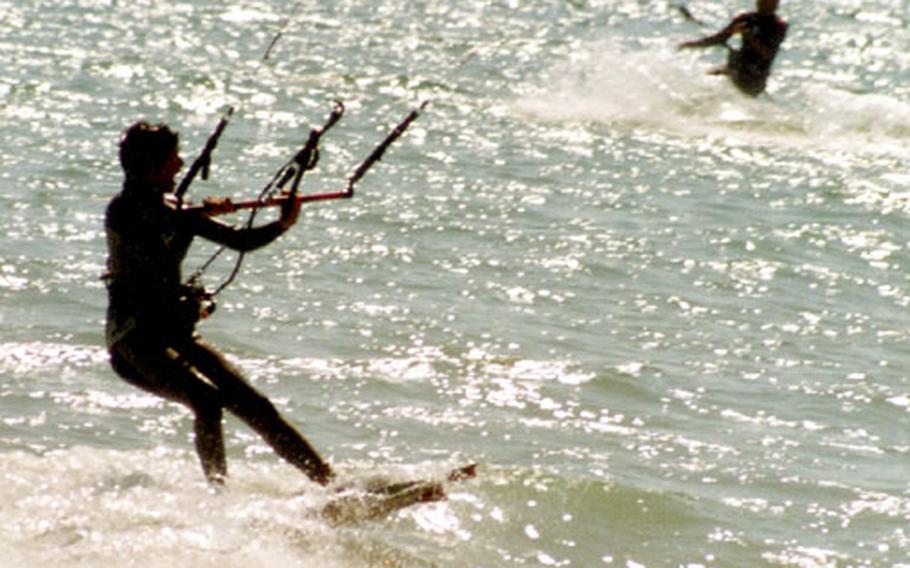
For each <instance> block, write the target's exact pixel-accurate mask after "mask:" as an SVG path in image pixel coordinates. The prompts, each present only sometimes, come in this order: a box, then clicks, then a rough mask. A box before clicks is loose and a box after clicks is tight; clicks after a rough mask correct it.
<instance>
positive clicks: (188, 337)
mask: <svg viewBox="0 0 910 568" xmlns="http://www.w3.org/2000/svg"><path fill="white" fill-rule="evenodd" d="M120 164H121V166H122V167H123V171H124V173H125V181H124V183H123V189H122V191H121V192H120V193H119V194H118V195H117V196H115V197H114V198H113V199H112V200H111V202H110V204H109V205H108V207H107V212H106V216H105V231H106V234H107V245H108V253H109V256H108V260H107V268H108V272H107V274H106V283H107V289H108V297H109V305H108V311H107V325H106V341H107V347H108V351H109V353H110V360H111V366H112V367H113V369H114V370H115V371H116V372H117V374H119V375H120V376H121V377H122V378H123V379H125V380H126V381H127V382H128V383H130V384H132V385H134V386H137V387H139V388H142V389H144V390H146V391H148V392H151V393H154V394H156V395H158V396H161V397H164V398H165V399H167V400H170V401H173V402H177V403H180V404H183V405H184V406H186V407H188V408H189V409H190V410H191V411H192V412H193V415H194V419H195V422H194V432H195V446H196V452H197V453H198V455H199V459H200V461H201V463H202V469H203V472H204V473H205V476H206V478H207V479H208V480H209V481H210V482H212V483H215V484H221V483H223V482H224V479H225V476H226V475H227V460H226V456H225V446H224V434H223V430H222V417H223V410H225V409H226V410H228V411H230V412H231V413H233V414H235V415H236V416H237V417H239V418H240V419H241V420H243V421H244V422H245V423H246V424H248V425H249V426H250V427H251V428H252V429H253V430H254V431H256V432H257V433H258V434H259V435H260V436H262V438H263V439H264V440H265V441H266V442H267V443H268V444H269V445H270V446H271V447H272V448H273V449H274V450H275V452H277V453H278V455H280V456H281V457H282V458H284V459H285V460H287V461H288V462H290V463H291V464H292V465H294V466H296V467H297V468H299V469H300V470H301V471H303V472H304V473H305V474H306V475H307V476H309V477H310V478H311V479H312V480H314V481H316V482H318V483H320V484H323V485H324V484H327V483H329V481H331V480H332V479H333V477H334V472H333V471H332V468H331V467H330V466H329V464H328V463H327V462H326V461H325V460H323V458H322V457H321V456H320V455H319V453H318V452H317V451H316V450H315V449H314V448H313V447H312V446H311V445H310V443H309V442H308V441H307V440H306V439H305V438H304V437H303V435H301V433H300V432H299V431H298V430H296V429H295V428H294V427H293V426H292V425H291V424H290V423H289V422H288V421H287V420H286V419H285V418H283V417H282V416H281V415H280V414H279V413H278V411H277V410H276V408H275V407H274V405H273V404H272V403H271V402H270V401H269V400H268V399H267V398H266V397H265V396H263V395H262V394H261V393H259V392H258V391H257V390H256V389H254V388H253V387H252V386H251V385H250V384H249V383H248V382H247V381H246V380H245V379H244V378H243V376H242V375H241V373H240V371H238V370H237V369H236V368H235V367H234V366H233V365H231V364H230V363H229V362H228V361H227V360H226V359H225V358H224V356H223V355H222V354H221V353H219V352H218V351H217V350H216V349H215V348H213V347H212V346H211V345H209V344H208V343H206V342H204V341H203V340H202V339H201V338H200V336H199V334H198V333H197V332H196V329H195V328H196V323H197V322H198V320H199V319H200V317H201V316H200V314H201V312H202V311H203V310H204V307H205V300H206V298H205V294H204V291H202V290H200V289H198V288H196V287H193V286H188V285H186V284H184V283H183V281H182V279H181V263H182V262H183V259H184V257H185V256H186V254H187V251H188V249H189V247H190V243H191V242H192V241H193V238H194V237H196V236H199V237H203V238H205V239H208V240H210V241H213V242H216V243H219V244H221V245H223V246H226V247H228V248H230V249H233V250H236V251H240V252H246V251H251V250H254V249H258V248H260V247H263V246H265V245H267V244H269V243H271V242H272V241H274V240H275V239H277V238H278V237H279V236H280V235H281V234H282V233H284V232H285V231H287V230H288V229H289V228H290V227H291V226H292V225H294V223H296V221H297V218H298V216H299V212H300V201H298V200H296V199H288V200H286V202H285V204H284V205H283V206H282V209H281V215H280V218H279V219H278V220H276V221H273V222H271V223H267V224H264V225H260V226H257V227H246V228H236V227H233V226H231V225H228V224H225V223H222V222H220V221H217V220H215V219H213V218H211V216H210V213H211V212H206V211H204V210H199V209H195V210H184V209H178V208H177V207H175V206H174V204H173V200H170V202H169V200H168V199H167V198H168V197H169V196H173V191H174V185H175V184H174V178H175V176H176V174H177V172H178V171H179V170H180V168H181V167H182V165H183V160H181V158H180V156H179V154H178V136H177V133H175V132H174V131H172V130H171V129H170V128H168V127H167V126H166V125H162V124H159V125H151V124H149V123H147V122H138V123H136V124H134V125H132V126H131V127H130V128H128V129H127V130H126V131H125V132H124V134H123V136H122V138H121V140H120ZM230 208H231V204H230V202H224V203H222V204H221V205H219V206H218V207H217V208H216V209H218V211H216V212H225V210H230Z"/></svg>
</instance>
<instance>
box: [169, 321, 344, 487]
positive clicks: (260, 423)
mask: <svg viewBox="0 0 910 568" xmlns="http://www.w3.org/2000/svg"><path fill="white" fill-rule="evenodd" d="M180 350H181V352H182V353H184V354H185V355H186V357H187V359H188V360H189V361H190V362H191V363H192V365H193V366H195V367H196V369H198V370H199V372H200V373H202V374H203V375H204V376H205V377H206V378H208V379H209V380H211V381H212V383H213V384H214V385H215V387H216V388H217V389H218V392H219V395H220V398H221V402H222V404H223V405H224V407H225V408H227V409H228V410H230V411H231V412H232V413H234V414H235V415H236V416H237V417H238V418H240V419H241V420H243V421H244V422H246V423H247V424H248V425H249V426H250V427H251V428H252V429H253V430H255V431H256V433H258V434H259V435H260V436H262V438H263V439H264V440H265V441H266V442H267V443H268V444H269V446H271V447H272V448H273V449H274V450H275V452H276V453H277V454H278V455H279V456H281V457H282V458H284V459H285V460H287V461H288V462H290V463H291V464H292V465H294V466H295V467H297V468H298V469H300V470H301V471H302V472H303V473H305V474H306V475H307V476H308V477H310V479H312V480H313V481H316V482H317V483H320V484H323V485H325V484H327V483H328V482H329V481H331V479H332V478H333V477H334V475H335V474H334V473H333V472H332V468H331V467H330V466H329V464H328V463H327V462H326V461H325V460H323V459H322V457H321V456H320V455H319V453H318V452H317V451H316V449H315V448H314V447H313V446H312V445H310V443H309V442H308V441H307V440H306V438H304V437H303V435H302V434H301V433H300V432H299V431H297V429H296V428H294V427H293V426H292V425H291V424H290V423H289V422H288V421H287V420H285V419H284V417H282V416H281V415H280V414H279V413H278V410H277V409H276V408H275V406H274V405H273V404H272V403H271V401H269V399H268V398H266V397H265V396H263V395H262V394H261V393H259V392H258V391H257V390H256V389H254V388H253V387H252V386H250V384H249V383H247V381H246V379H244V378H243V375H242V374H241V373H240V371H238V370H237V369H236V368H235V367H234V366H233V365H231V364H230V363H229V362H228V361H227V360H226V359H225V358H224V357H223V356H222V355H221V354H220V353H219V352H218V351H217V350H215V349H214V348H213V347H211V346H210V345H208V344H206V343H205V342H203V341H202V340H200V339H198V338H197V339H196V340H195V341H194V342H193V343H192V344H190V345H186V346H181V348H180Z"/></svg>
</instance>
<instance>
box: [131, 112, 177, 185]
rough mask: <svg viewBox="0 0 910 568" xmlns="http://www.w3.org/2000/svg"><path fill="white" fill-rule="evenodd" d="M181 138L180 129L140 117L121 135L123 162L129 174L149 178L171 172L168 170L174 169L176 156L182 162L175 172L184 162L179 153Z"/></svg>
mask: <svg viewBox="0 0 910 568" xmlns="http://www.w3.org/2000/svg"><path fill="white" fill-rule="evenodd" d="M178 141H179V139H178V136H177V133H176V132H174V131H173V130H171V129H170V128H168V127H167V126H166V125H164V124H154V125H153V124H149V123H148V122H145V121H140V122H137V123H136V124H134V125H132V126H130V127H129V128H127V129H126V131H124V133H123V136H121V138H120V165H121V166H122V167H123V171H124V172H125V173H126V177H128V178H135V179H148V180H154V179H155V178H158V177H160V176H161V174H164V175H165V177H167V175H168V173H169V172H166V171H165V170H167V169H173V167H174V165H173V160H174V159H175V158H176V160H177V161H178V162H180V164H179V165H177V166H176V170H175V171H174V172H173V174H176V171H177V170H179V169H180V165H182V163H183V162H182V161H180V159H179V158H177V157H176V155H177V145H178ZM173 174H170V177H171V179H173Z"/></svg>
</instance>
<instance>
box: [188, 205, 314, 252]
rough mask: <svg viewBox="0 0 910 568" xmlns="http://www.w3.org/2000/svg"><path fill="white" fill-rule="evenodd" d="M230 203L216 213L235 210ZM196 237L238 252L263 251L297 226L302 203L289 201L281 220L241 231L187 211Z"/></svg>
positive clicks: (220, 207)
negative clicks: (264, 247) (266, 246)
mask: <svg viewBox="0 0 910 568" xmlns="http://www.w3.org/2000/svg"><path fill="white" fill-rule="evenodd" d="M231 207H232V205H231V203H230V201H229V200H225V201H221V202H220V203H218V204H217V205H215V206H214V209H213V211H218V212H226V211H228V210H231ZM181 214H182V215H183V216H184V217H183V218H184V220H185V222H187V223H189V228H190V230H191V231H192V233H193V234H194V235H198V236H200V237H202V238H204V239H207V240H210V241H212V242H215V243H218V244H220V245H224V246H226V247H228V248H229V249H233V250H236V251H238V252H249V251H252V250H255V249H258V248H261V247H263V246H265V245H267V244H269V243H271V242H272V241H274V240H275V239H277V238H278V237H279V236H281V235H282V234H283V233H284V232H285V231H287V230H288V229H289V228H291V226H293V225H294V224H295V223H296V222H297V218H298V216H299V214H300V202H299V201H298V200H296V199H289V200H288V202H287V203H285V204H283V205H282V206H281V218H280V219H278V220H277V221H273V222H271V223H268V224H266V225H262V226H259V227H244V228H237V227H235V226H233V225H228V224H226V223H222V222H221V221H218V220H217V219H213V218H212V217H210V216H209V215H208V214H206V212H205V211H185V212H182V213H181Z"/></svg>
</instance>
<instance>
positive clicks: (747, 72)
mask: <svg viewBox="0 0 910 568" xmlns="http://www.w3.org/2000/svg"><path fill="white" fill-rule="evenodd" d="M736 33H741V34H742V46H741V47H740V49H734V48H732V47H729V46H727V47H728V49H729V54H728V56H727V66H726V67H725V68H723V69H722V70H721V71H720V72H721V73H723V74H725V75H729V76H730V79H731V80H732V81H733V84H734V85H736V87H737V88H739V90H740V91H742V92H743V93H745V94H747V95H751V96H757V95H759V94H761V93H762V92H764V90H765V86H766V85H767V82H768V76H769V75H770V74H771V65H772V64H773V63H774V58H775V56H776V55H777V51H778V49H779V48H780V45H781V43H783V41H784V38H785V37H786V36H787V23H786V22H784V21H783V20H782V19H780V18H779V17H778V16H777V15H775V14H759V13H758V12H748V13H745V14H740V15H739V16H736V17H735V18H734V19H733V21H732V22H730V24H729V25H728V26H727V27H726V28H724V29H723V30H721V31H720V32H718V33H716V34H714V35H712V36H708V37H706V38H703V39H700V40H697V41H692V42H688V43H685V44H683V47H709V46H713V45H722V44H724V45H726V42H727V40H729V39H730V37H732V36H733V35H734V34H736Z"/></svg>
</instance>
